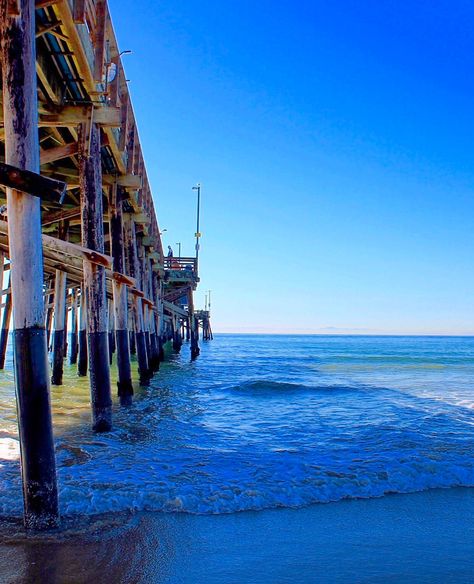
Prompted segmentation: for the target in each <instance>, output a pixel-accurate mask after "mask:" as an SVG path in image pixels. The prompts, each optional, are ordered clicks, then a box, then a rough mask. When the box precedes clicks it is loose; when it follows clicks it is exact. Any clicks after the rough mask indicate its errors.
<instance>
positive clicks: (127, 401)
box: [115, 330, 133, 406]
mask: <svg viewBox="0 0 474 584" xmlns="http://www.w3.org/2000/svg"><path fill="white" fill-rule="evenodd" d="M115 342H116V347H117V368H118V377H119V381H118V382H117V387H118V396H119V398H120V405H121V406H129V405H131V403H132V396H133V385H132V376H131V371H130V349H129V344H128V331H126V330H117V331H115Z"/></svg>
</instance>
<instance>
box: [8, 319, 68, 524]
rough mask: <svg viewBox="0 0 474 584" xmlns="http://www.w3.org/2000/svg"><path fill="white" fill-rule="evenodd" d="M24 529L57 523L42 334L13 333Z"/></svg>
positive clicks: (39, 331) (30, 331)
mask: <svg viewBox="0 0 474 584" xmlns="http://www.w3.org/2000/svg"><path fill="white" fill-rule="evenodd" d="M13 343H14V362H15V378H16V392H17V403H18V425H19V430H20V444H21V469H22V477H23V498H24V506H25V515H24V517H25V526H26V527H27V528H29V529H48V528H52V527H57V525H58V523H59V509H58V492H57V485H56V462H55V458H54V441H53V429H52V422H51V404H50V397H49V388H48V375H49V365H48V361H47V359H46V355H47V351H46V331H45V329H44V328H36V327H35V328H27V329H21V330H16V331H14V333H13Z"/></svg>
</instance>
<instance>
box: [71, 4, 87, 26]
mask: <svg viewBox="0 0 474 584" xmlns="http://www.w3.org/2000/svg"><path fill="white" fill-rule="evenodd" d="M72 18H73V21H74V23H75V24H85V22H86V1H85V0H74V5H73V12H72Z"/></svg>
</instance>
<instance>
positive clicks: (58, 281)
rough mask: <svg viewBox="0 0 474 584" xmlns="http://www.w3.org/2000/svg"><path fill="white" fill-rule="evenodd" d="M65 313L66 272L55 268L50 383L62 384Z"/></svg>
mask: <svg viewBox="0 0 474 584" xmlns="http://www.w3.org/2000/svg"><path fill="white" fill-rule="evenodd" d="M65 314H66V274H65V272H62V271H60V270H56V277H55V284H54V334H53V372H52V375H51V383H52V384H53V385H62V383H63V365H64V336H65V334H66V327H65V324H66V323H65Z"/></svg>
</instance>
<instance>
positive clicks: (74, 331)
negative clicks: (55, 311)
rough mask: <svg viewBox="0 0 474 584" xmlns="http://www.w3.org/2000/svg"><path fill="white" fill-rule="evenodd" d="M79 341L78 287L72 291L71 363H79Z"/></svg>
mask: <svg viewBox="0 0 474 584" xmlns="http://www.w3.org/2000/svg"><path fill="white" fill-rule="evenodd" d="M77 353H78V343H77V289H76V288H73V290H72V292H71V350H70V352H69V363H70V364H71V365H75V364H76V363H77Z"/></svg>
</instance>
